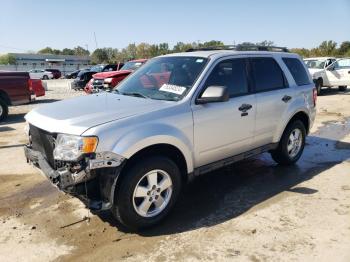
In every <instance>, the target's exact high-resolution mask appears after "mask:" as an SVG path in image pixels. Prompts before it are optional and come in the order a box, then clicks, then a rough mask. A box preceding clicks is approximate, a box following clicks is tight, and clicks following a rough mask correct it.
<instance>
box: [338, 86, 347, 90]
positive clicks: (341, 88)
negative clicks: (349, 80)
mask: <svg viewBox="0 0 350 262" xmlns="http://www.w3.org/2000/svg"><path fill="white" fill-rule="evenodd" d="M347 88H348V86H339V91H346V89H347Z"/></svg>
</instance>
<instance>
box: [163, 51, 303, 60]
mask: <svg viewBox="0 0 350 262" xmlns="http://www.w3.org/2000/svg"><path fill="white" fill-rule="evenodd" d="M231 55H274V56H281V55H283V56H298V55H297V54H294V53H289V52H271V51H236V50H206V51H193V52H182V53H173V54H167V55H164V56H165V57H174V56H191V57H203V58H209V57H215V58H220V57H225V56H231Z"/></svg>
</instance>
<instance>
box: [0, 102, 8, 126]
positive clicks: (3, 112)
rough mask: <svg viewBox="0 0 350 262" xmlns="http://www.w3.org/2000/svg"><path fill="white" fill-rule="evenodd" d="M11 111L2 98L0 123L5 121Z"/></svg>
mask: <svg viewBox="0 0 350 262" xmlns="http://www.w3.org/2000/svg"><path fill="white" fill-rule="evenodd" d="M8 112H9V109H8V106H7V104H6V103H5V101H4V100H3V99H1V98H0V121H2V120H4V119H5V118H6V117H7V115H8Z"/></svg>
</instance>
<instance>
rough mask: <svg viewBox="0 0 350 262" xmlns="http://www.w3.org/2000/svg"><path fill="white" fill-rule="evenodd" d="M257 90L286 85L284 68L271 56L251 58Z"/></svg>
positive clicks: (261, 90) (272, 88)
mask: <svg viewBox="0 0 350 262" xmlns="http://www.w3.org/2000/svg"><path fill="white" fill-rule="evenodd" d="M250 63H251V67H252V71H253V76H254V81H255V91H256V92H264V91H270V90H275V89H281V88H285V87H286V82H285V78H284V75H283V72H282V69H281V68H280V66H279V65H278V64H277V62H276V61H275V59H273V58H270V57H259V58H252V59H250Z"/></svg>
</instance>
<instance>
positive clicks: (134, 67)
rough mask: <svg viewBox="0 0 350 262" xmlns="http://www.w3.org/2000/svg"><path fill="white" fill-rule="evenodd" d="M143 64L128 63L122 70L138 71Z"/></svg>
mask: <svg viewBox="0 0 350 262" xmlns="http://www.w3.org/2000/svg"><path fill="white" fill-rule="evenodd" d="M142 64H143V63H142V62H127V63H126V64H125V65H123V67H122V68H121V69H120V70H132V71H134V70H136V69H137V68H139V67H140V66H142Z"/></svg>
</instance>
